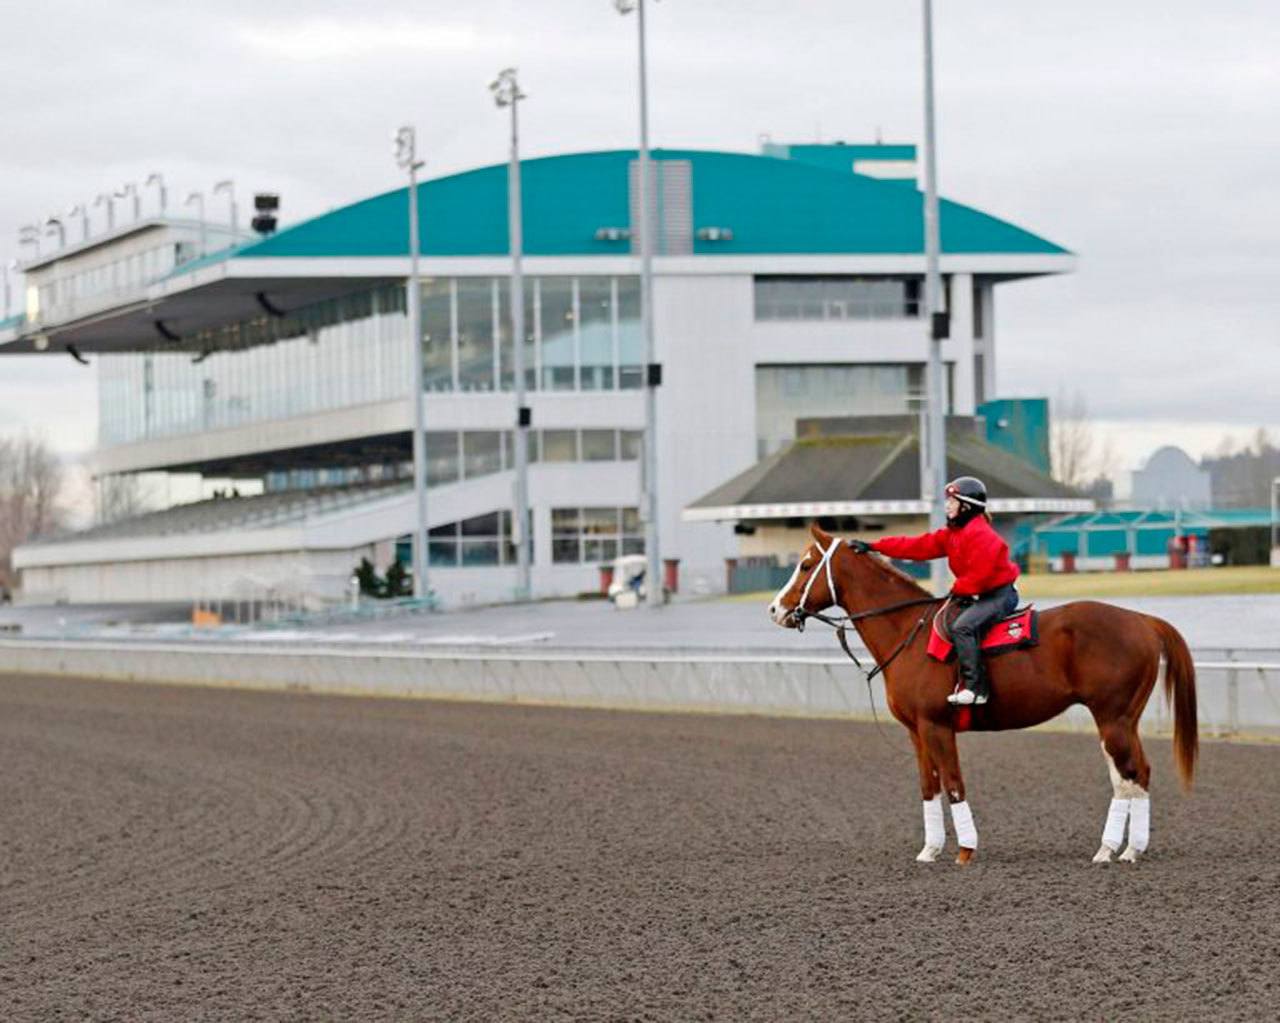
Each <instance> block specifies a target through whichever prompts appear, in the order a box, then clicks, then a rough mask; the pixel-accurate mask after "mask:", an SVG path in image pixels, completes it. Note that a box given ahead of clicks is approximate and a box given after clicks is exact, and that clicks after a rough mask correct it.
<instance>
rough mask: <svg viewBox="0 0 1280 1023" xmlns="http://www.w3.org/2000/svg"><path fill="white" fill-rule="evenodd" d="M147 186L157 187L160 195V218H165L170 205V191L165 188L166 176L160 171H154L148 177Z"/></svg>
mask: <svg viewBox="0 0 1280 1023" xmlns="http://www.w3.org/2000/svg"><path fill="white" fill-rule="evenodd" d="M146 184H148V185H155V186H156V189H157V190H158V192H159V195H160V216H162V217H163V216H164V214H165V208H166V207H167V206H168V205H169V190H168V189H167V188H165V187H164V175H163V174H161V173H160V172H159V171H154V172H152V173H151V174H148V175H147V180H146Z"/></svg>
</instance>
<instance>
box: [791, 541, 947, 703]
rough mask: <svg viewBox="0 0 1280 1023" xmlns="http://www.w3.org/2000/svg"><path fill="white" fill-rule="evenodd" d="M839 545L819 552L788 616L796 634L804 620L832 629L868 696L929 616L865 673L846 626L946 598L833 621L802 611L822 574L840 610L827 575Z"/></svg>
mask: <svg viewBox="0 0 1280 1023" xmlns="http://www.w3.org/2000/svg"><path fill="white" fill-rule="evenodd" d="M842 542H843V541H841V539H840V538H839V537H838V536H833V537H832V538H831V544H830V546H828V547H827V549H826V550H824V551H823V552H822V559H821V560H820V561H819V562H818V564H817V565H815V566H814V569H813V571H812V572H810V573H809V578H808V579H807V580H806V581H805V585H804V591H803V592H802V593H801V594H800V601H799V602H798V603H797V604H796V606H795V607H794V608H792V609H791V612H790V613H791V617H792V618H793V620H794V621H795V627H796V629H797V631H799V632H804V623H805V619H807V618H814V619H817V620H818V621H820V622H822V623H823V624H825V625H830V626H831V627H832V628H833V629H835V630H836V638H837V639H838V640H839V641H840V646H841V647H842V648H843V649H844V652H845V654H847V655H848V657H849V660H851V661H853V663H854V664H856V665H857V666H858V670H859V671H861V672H862V673H863V674H864V675H866V677H867V687H868V692H870V685H871V680H872V679H873V678H875V677H876V676H877V675H880V674H883V673H884V671H885V669H886V668H888V667H889V665H891V664H892V663H893V662H894V661H895V660H896V659H897V657H898V655H899V654H900V653H902V651H903V650H905V649H906V648H907V647H909V646H910V645H911V644H912V642H913V641H914V640H915V638H916V636H918V635H919V634H920V630H921V629H922V628H924V623H925V622H927V621H928V620H929V612H928V611H926V612H925V613H924V614H922V615H921V616H920V618H919V620H918V621H917V622H916V624H915V625H914V626H913V627H912V629H911V631H910V632H909V633H907V636H906V638H905V639H903V640H902V642H900V643H899V644H898V645H897V646H896V647H894V649H893V653H891V654H890V655H889V656H888V657H887V658H885V661H884V663H883V664H873V665H872V667H871V671H870V672H868V671H867V670H866V669H865V668H864V667H863V666H862V662H861V661H860V660H858V655H857V654H855V653H854V652H853V650H852V649H851V648H850V646H849V640H848V638H847V636H846V633H847V631H848V628H849V626H850V625H854V624H855V623H857V622H860V621H862V620H863V619H866V618H875V617H876V616H877V615H884V614H891V613H892V612H894V611H901V610H902V609H903V608H904V607H919V606H921V605H923V604H940V603H942V601H943V600H945V599H946V598H945V597H916V598H914V599H912V600H900V601H898V603H896V604H889V605H887V606H886V607H876V608H872V609H870V610H869V611H859V612H858V613H857V614H849V613H848V612H847V611H846V612H845V614H843V615H841V616H837V617H831V616H830V615H825V614H820V613H819V612H817V611H810V610H808V609H807V608H805V604H806V603H808V600H809V591H810V590H812V589H813V581H814V580H815V579H817V578H818V574H819V572H825V574H826V577H827V592H828V593H829V594H830V595H831V603H832V605H833V606H835V607H840V608H843V605H842V604H841V603H840V600H839V598H838V597H837V596H836V581H835V577H834V576H832V574H831V557H832V555H833V554H835V552H836V548H837V547H839V546H840V545H841V543H842ZM819 549H821V548H819ZM872 707H873V711H874V704H873V705H872Z"/></svg>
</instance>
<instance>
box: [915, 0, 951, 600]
mask: <svg viewBox="0 0 1280 1023" xmlns="http://www.w3.org/2000/svg"><path fill="white" fill-rule="evenodd" d="M924 157H925V179H924V180H925V186H924V188H925V191H924V249H925V288H924V291H925V323H926V324H927V325H928V330H929V362H928V370H927V373H926V377H927V379H926V388H927V392H928V403H927V404H928V416H927V419H928V438H927V440H926V439H925V438H921V440H922V441H923V442H924V443H926V445H927V449H928V456H929V479H928V480H927V481H926V483H925V487H924V489H925V491H926V493H927V494H928V501H929V527H930V528H931V529H941V528H942V527H943V526H944V525H945V524H946V508H945V504H944V501H943V496H942V491H943V489H944V488H945V487H946V485H947V427H946V388H945V386H944V383H943V365H942V342H943V340H944V339H945V338H946V337H947V335H948V333H949V330H948V320H947V317H948V314H947V312H946V311H945V310H944V309H943V301H942V276H941V274H940V272H939V267H938V263H939V254H940V250H941V248H942V244H941V237H940V235H941V232H940V230H939V226H938V148H937V143H936V141H935V135H934V117H933V0H924ZM931 578H932V582H933V589H934V592H935V593H938V592H941V591H942V590H943V588H944V587H945V586H946V581H947V577H946V565H945V564H944V563H943V562H942V561H941V560H938V561H934V562H933V564H932V572H931Z"/></svg>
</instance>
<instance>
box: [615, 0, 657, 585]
mask: <svg viewBox="0 0 1280 1023" xmlns="http://www.w3.org/2000/svg"><path fill="white" fill-rule="evenodd" d="M614 5H615V6H616V7H617V8H618V11H619V13H621V14H628V13H630V12H631V11H632V10H634V11H635V12H636V26H637V30H638V33H637V34H638V36H639V41H640V152H639V161H638V162H639V170H640V173H639V179H640V181H639V184H640V203H639V206H640V223H639V225H638V227H639V231H640V325H641V329H642V331H643V333H644V361H645V366H644V374H645V375H644V493H643V498H642V500H643V507H642V509H641V511H642V513H643V515H644V520H645V521H644V526H645V529H644V551H645V555H646V557H647V559H648V564H647V566H646V568H645V594H646V602H647V603H648V605H649V606H650V607H661V606H662V604H663V597H664V594H663V588H662V558H661V555H660V552H659V547H658V543H659V541H658V426H657V423H658V414H657V413H658V408H657V406H658V385H659V384H660V383H661V380H662V370H661V368H660V367H659V365H658V360H657V346H656V345H655V343H654V337H653V218H652V216H651V212H652V206H653V204H652V202H651V198H652V197H651V195H650V181H651V179H652V174H651V173H650V172H651V170H652V167H651V166H650V164H649V86H648V73H647V68H646V64H645V25H644V0H614Z"/></svg>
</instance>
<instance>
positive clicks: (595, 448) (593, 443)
mask: <svg viewBox="0 0 1280 1023" xmlns="http://www.w3.org/2000/svg"><path fill="white" fill-rule="evenodd" d="M617 436H618V434H617V431H616V430H583V431H582V460H583V461H584V462H613V461H616V460H617V457H618V452H617Z"/></svg>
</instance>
